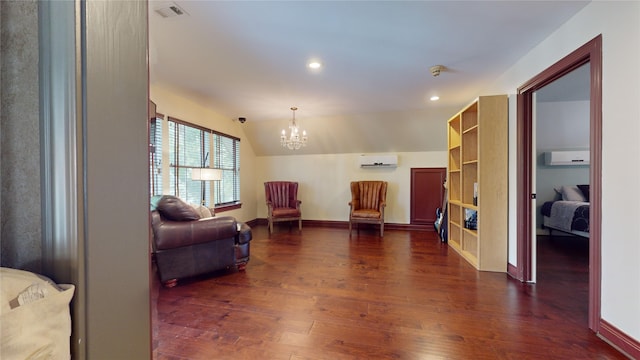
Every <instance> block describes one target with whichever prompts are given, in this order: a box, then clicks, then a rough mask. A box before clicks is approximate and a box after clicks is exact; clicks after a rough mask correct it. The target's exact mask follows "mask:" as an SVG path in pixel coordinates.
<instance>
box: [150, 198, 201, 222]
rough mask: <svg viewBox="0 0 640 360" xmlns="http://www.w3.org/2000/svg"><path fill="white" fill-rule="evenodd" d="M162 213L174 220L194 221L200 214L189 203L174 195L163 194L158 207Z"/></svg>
mask: <svg viewBox="0 0 640 360" xmlns="http://www.w3.org/2000/svg"><path fill="white" fill-rule="evenodd" d="M156 209H157V210H158V212H160V214H161V215H162V216H163V217H165V218H167V219H168V220H173V221H193V220H198V219H200V215H199V214H198V213H197V212H196V211H195V210H194V209H193V207H191V205H189V204H188V203H186V202H184V201H182V200H181V199H180V198H177V197H175V196H173V195H163V196H162V198H161V199H160V201H158V205H157V207H156Z"/></svg>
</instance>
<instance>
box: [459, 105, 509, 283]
mask: <svg viewBox="0 0 640 360" xmlns="http://www.w3.org/2000/svg"><path fill="white" fill-rule="evenodd" d="M507 111H508V101H507V96H506V95H495V96H482V97H479V98H478V99H477V100H476V101H474V102H473V103H471V104H470V105H469V106H467V107H466V108H464V109H463V110H462V111H460V112H459V113H457V114H456V115H455V116H453V117H452V118H451V119H449V123H448V124H449V126H448V139H449V142H448V152H449V163H448V173H447V175H448V184H449V198H448V201H449V205H448V211H449V216H448V221H449V224H448V243H449V246H451V248H453V249H454V250H455V251H457V252H458V253H460V255H462V256H463V257H464V258H465V259H466V260H467V261H469V262H470V263H471V264H472V265H473V266H475V267H476V268H477V269H478V270H486V271H501V272H505V271H506V270H507V216H508V209H507V206H508V199H507V196H508V194H507V192H508V191H507V190H508V182H507V165H508V144H507V141H508V112H507Z"/></svg>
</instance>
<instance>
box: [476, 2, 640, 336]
mask: <svg viewBox="0 0 640 360" xmlns="http://www.w3.org/2000/svg"><path fill="white" fill-rule="evenodd" d="M638 24H640V2H610V1H607V2H600V1H594V2H591V3H590V4H589V5H587V6H586V7H585V8H584V9H583V10H582V11H580V12H579V13H578V14H577V15H576V16H574V17H573V18H572V19H570V20H569V21H568V22H567V23H565V24H564V25H563V26H562V27H560V28H559V29H558V30H557V31H556V32H555V33H554V34H552V35H551V36H550V37H549V38H547V39H546V40H545V41H543V42H542V43H540V44H539V45H538V46H537V47H535V48H534V49H532V50H531V51H530V52H529V53H528V54H527V55H526V56H525V57H523V58H522V59H521V60H519V61H518V62H517V63H516V64H515V65H514V66H513V67H512V68H510V69H509V70H508V71H506V72H505V73H504V74H503V75H502V76H501V77H500V78H499V79H497V81H496V82H495V83H494V84H493V85H492V86H490V87H489V88H487V89H486V91H485V92H486V93H487V94H489V93H510V94H513V93H516V92H517V88H518V86H520V85H522V84H524V83H525V82H526V81H528V80H529V79H531V78H533V77H534V76H535V75H536V74H538V73H540V72H541V71H543V70H544V69H545V68H547V67H549V66H550V65H552V64H553V63H555V62H556V61H558V60H560V59H561V58H563V57H564V56H566V55H568V54H569V53H571V52H572V51H574V50H575V49H577V48H578V47H580V46H582V45H583V44H585V43H587V42H588V41H590V40H591V39H593V38H595V37H596V36H598V35H599V34H602V39H603V40H602V41H603V50H602V51H603V55H602V58H603V71H602V74H603V75H602V92H603V94H602V107H603V108H602V121H603V131H602V145H603V150H602V288H601V290H602V301H601V310H602V318H603V319H604V320H606V321H607V322H609V323H611V324H612V325H613V326H615V327H617V328H618V329H620V330H621V331H623V332H624V333H626V334H627V335H629V336H631V337H633V338H634V339H640V306H639V304H640V263H639V262H638V258H640V227H638V226H637V222H638V219H639V218H640V207H638V206H637V205H636V204H637V203H638V201H639V200H640V141H639V140H638V138H639V137H640V121H638V119H640V107H639V106H638V99H640V81H639V80H640V68H639V67H638V64H640V47H639V46H638V44H639V43H640V26H638ZM509 126H510V127H512V128H515V126H516V123H515V117H510V119H509ZM510 141H511V143H513V142H515V138H514V137H513V136H512V137H511V139H510ZM515 166H516V164H515V158H513V160H512V161H510V164H509V167H510V185H509V186H510V187H515V185H516V174H515V168H516V167H515ZM510 194H513V193H511V192H510ZM516 212H517V209H516V207H515V199H510V209H509V216H510V217H511V218H515V216H516ZM511 230H513V229H510V237H509V247H510V248H514V247H515V246H516V238H515V237H514V236H513V234H514V232H513V231H511ZM510 254H511V252H510ZM509 261H510V262H511V263H514V264H515V259H514V258H511V257H510V259H509Z"/></svg>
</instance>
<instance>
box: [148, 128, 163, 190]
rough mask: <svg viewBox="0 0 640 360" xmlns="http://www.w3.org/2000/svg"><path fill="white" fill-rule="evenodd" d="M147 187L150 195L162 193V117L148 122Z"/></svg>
mask: <svg viewBox="0 0 640 360" xmlns="http://www.w3.org/2000/svg"><path fill="white" fill-rule="evenodd" d="M149 171H150V173H149V180H150V184H149V189H150V190H151V196H154V195H161V194H162V118H156V119H152V120H151V124H149Z"/></svg>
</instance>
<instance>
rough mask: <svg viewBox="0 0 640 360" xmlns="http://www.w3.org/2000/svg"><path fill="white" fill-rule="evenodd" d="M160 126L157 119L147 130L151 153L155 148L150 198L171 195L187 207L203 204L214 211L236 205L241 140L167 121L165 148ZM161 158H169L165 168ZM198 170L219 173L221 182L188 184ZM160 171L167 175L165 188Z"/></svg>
mask: <svg viewBox="0 0 640 360" xmlns="http://www.w3.org/2000/svg"><path fill="white" fill-rule="evenodd" d="M163 123H164V121H162V120H161V119H156V120H155V121H153V122H152V124H151V128H150V129H151V144H152V149H153V148H155V152H154V155H152V157H151V159H152V165H151V169H152V177H151V182H152V184H151V185H152V186H151V191H152V195H156V194H159V193H162V194H171V195H175V196H177V197H179V198H181V199H183V200H185V201H187V202H189V203H193V204H200V203H204V204H205V205H206V206H209V207H211V204H214V205H213V206H214V207H216V208H221V207H225V206H230V205H236V204H239V202H240V172H239V164H240V139H238V138H235V137H232V136H229V135H226V134H222V133H219V132H217V131H214V130H210V129H207V128H204V127H200V126H197V125H193V124H189V123H187V122H184V121H182V120H179V119H176V118H172V117H169V118H168V120H167V121H166V127H167V130H166V137H167V139H166V140H167V141H166V142H164V144H166V146H164V145H163V142H162V141H161V139H162V137H163V136H162V135H161V134H162V132H163V131H162V125H163ZM158 139H160V140H158ZM162 154H165V155H166V156H168V159H166V161H164V163H166V164H164V165H160V164H162V163H163V161H162V160H163V157H162ZM154 166H155V167H156V171H155V172H154ZM201 167H213V168H216V169H221V170H222V180H220V181H197V180H191V170H192V169H194V168H201ZM163 171H166V172H167V176H166V177H165V183H166V186H165V187H164V188H163V187H162V184H163V182H162V172H163ZM158 187H160V192H158V190H157V189H158ZM154 191H155V193H153V192H154Z"/></svg>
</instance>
